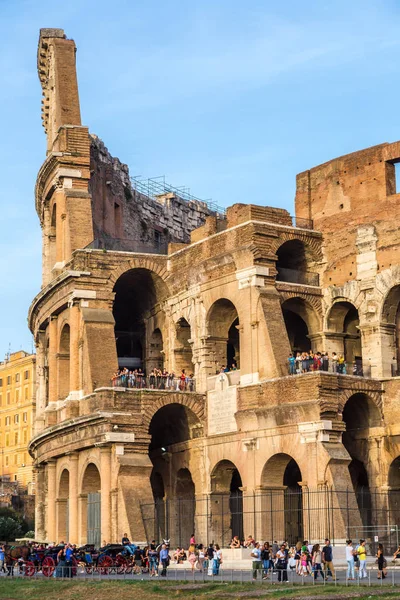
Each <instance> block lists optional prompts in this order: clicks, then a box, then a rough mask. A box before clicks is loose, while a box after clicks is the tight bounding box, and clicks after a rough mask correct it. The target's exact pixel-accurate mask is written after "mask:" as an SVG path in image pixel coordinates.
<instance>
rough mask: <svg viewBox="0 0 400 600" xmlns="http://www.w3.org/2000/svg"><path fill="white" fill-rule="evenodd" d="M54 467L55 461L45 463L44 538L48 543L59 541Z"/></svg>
mask: <svg viewBox="0 0 400 600" xmlns="http://www.w3.org/2000/svg"><path fill="white" fill-rule="evenodd" d="M56 466H57V461H55V460H49V461H48V463H47V518H46V533H47V535H46V538H47V541H48V542H55V543H57V542H58V541H59V540H57V539H56V493H57V492H56V487H57V484H56Z"/></svg>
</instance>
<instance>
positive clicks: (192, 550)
mask: <svg viewBox="0 0 400 600" xmlns="http://www.w3.org/2000/svg"><path fill="white" fill-rule="evenodd" d="M188 561H189V562H190V566H191V567H192V573H193V571H194V567H195V564H196V562H197V553H196V546H195V545H194V544H190V546H189V550H188Z"/></svg>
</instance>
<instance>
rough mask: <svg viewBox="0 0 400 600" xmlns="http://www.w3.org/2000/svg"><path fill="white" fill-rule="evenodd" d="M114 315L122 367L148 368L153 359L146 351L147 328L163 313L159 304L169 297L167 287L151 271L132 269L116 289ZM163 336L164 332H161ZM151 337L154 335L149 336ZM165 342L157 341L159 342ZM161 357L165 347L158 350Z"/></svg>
mask: <svg viewBox="0 0 400 600" xmlns="http://www.w3.org/2000/svg"><path fill="white" fill-rule="evenodd" d="M114 292H115V299H114V307H113V315H114V319H115V337H116V343H117V355H118V364H119V367H120V368H123V367H127V368H128V369H138V368H142V369H147V364H146V362H147V361H148V360H151V356H150V350H149V349H147V350H146V328H148V327H149V321H150V319H153V318H154V319H155V318H156V317H157V316H158V315H159V313H161V308H160V302H161V301H162V300H163V299H165V298H166V297H167V288H166V285H165V283H164V282H163V280H162V279H161V277H159V276H158V275H157V274H156V273H154V272H152V271H149V270H148V269H131V270H130V271H127V272H126V273H124V274H123V275H121V277H120V278H119V279H118V281H117V282H116V284H115V286H114ZM160 333H161V331H160ZM149 337H150V338H151V336H149ZM160 341H161V343H162V336H161V340H160V338H158V343H160ZM157 352H158V355H160V353H161V352H162V348H160V347H158V348H157Z"/></svg>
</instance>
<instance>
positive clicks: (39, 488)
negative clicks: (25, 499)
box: [34, 465, 46, 540]
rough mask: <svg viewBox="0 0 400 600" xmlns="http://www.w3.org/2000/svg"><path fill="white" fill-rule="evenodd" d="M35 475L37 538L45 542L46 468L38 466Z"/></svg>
mask: <svg viewBox="0 0 400 600" xmlns="http://www.w3.org/2000/svg"><path fill="white" fill-rule="evenodd" d="M34 474H35V537H36V539H38V540H44V539H45V537H46V519H45V468H44V466H43V465H38V466H36V467H35V468H34Z"/></svg>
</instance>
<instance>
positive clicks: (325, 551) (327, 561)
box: [322, 538, 335, 579]
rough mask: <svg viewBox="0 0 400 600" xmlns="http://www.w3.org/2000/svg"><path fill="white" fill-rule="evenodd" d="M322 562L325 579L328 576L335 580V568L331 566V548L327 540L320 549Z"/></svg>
mask: <svg viewBox="0 0 400 600" xmlns="http://www.w3.org/2000/svg"><path fill="white" fill-rule="evenodd" d="M322 562H323V563H324V572H325V578H326V579H327V578H328V576H329V575H330V576H331V577H332V578H333V579H335V568H334V566H333V548H332V546H331V542H330V540H328V538H327V539H326V540H325V546H324V547H323V548H322Z"/></svg>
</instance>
